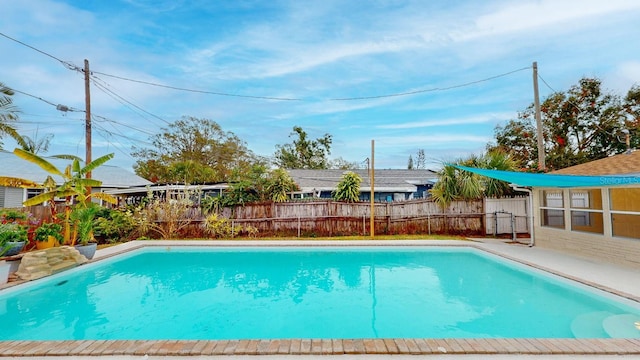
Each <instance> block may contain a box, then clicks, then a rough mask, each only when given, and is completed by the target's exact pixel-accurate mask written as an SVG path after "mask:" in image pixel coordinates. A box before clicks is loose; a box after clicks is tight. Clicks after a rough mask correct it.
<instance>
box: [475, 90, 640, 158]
mask: <svg viewBox="0 0 640 360" xmlns="http://www.w3.org/2000/svg"><path fill="white" fill-rule="evenodd" d="M639 100H640V90H639V89H638V87H634V88H632V89H631V90H630V91H629V93H628V94H627V97H626V98H625V99H624V100H622V99H620V97H619V96H616V95H612V94H608V93H605V92H603V91H602V89H601V81H600V80H598V79H592V78H583V79H581V80H580V81H579V83H578V84H577V85H574V86H572V87H571V88H570V89H569V90H568V91H567V92H557V93H554V94H551V95H550V96H549V97H547V98H546V99H545V100H544V101H543V102H542V104H541V106H540V112H541V117H542V125H543V129H542V130H543V131H542V132H543V136H544V148H545V153H546V155H545V162H546V165H547V168H548V169H560V168H564V167H568V166H573V165H577V164H581V163H584V162H588V161H592V160H597V159H601V158H604V157H606V156H609V155H612V154H616V153H621V152H623V151H625V150H626V144H625V141H624V139H622V137H623V136H622V131H621V130H623V129H629V130H630V131H631V133H632V134H631V142H632V143H633V144H638V142H639V141H640V137H639V135H640V134H639V133H638V127H637V125H638V123H637V122H638V110H639V109H640V106H639V105H640V102H639ZM534 116H535V114H534V107H533V105H530V106H529V107H528V108H527V109H525V110H524V111H522V112H521V113H519V115H518V119H515V120H510V121H509V122H508V123H507V124H506V125H505V126H504V127H502V126H498V127H496V130H495V137H496V144H495V145H494V144H490V145H489V146H488V148H489V149H501V150H503V151H508V152H511V153H513V154H514V156H516V160H518V162H519V166H520V167H522V168H533V167H535V166H536V164H537V158H538V151H537V132H536V125H535V120H534V119H535V117H534Z"/></svg>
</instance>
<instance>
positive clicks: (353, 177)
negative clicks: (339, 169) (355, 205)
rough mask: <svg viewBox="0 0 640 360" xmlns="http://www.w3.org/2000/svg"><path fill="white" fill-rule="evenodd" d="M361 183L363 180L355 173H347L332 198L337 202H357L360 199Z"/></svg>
mask: <svg viewBox="0 0 640 360" xmlns="http://www.w3.org/2000/svg"><path fill="white" fill-rule="evenodd" d="M360 183H362V178H361V177H360V175H358V174H356V173H354V172H353V171H347V172H346V173H344V175H342V179H341V180H340V182H339V183H338V186H337V187H336V190H335V191H334V192H333V194H332V197H333V199H334V200H336V201H347V202H355V201H358V200H359V199H360Z"/></svg>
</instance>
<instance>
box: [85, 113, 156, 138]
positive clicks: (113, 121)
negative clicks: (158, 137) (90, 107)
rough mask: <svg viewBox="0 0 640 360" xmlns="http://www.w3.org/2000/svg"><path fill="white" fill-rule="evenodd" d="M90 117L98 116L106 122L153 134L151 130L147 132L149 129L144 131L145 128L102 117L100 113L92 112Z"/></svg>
mask: <svg viewBox="0 0 640 360" xmlns="http://www.w3.org/2000/svg"><path fill="white" fill-rule="evenodd" d="M91 117H92V118H99V119H101V120H103V121H106V122H108V123H113V124H118V125H120V126H124V127H126V128H129V129H132V130H136V131H139V132H141V133H144V134H147V135H150V136H153V135H155V134H154V133H152V132H149V131H146V130H143V129H139V128H137V127H135V126H131V125H127V124H125V123H121V122H118V121H115V120H111V119H108V118H106V117H104V116H100V115H95V114H92V115H91Z"/></svg>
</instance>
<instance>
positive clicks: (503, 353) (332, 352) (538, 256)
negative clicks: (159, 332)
mask: <svg viewBox="0 0 640 360" xmlns="http://www.w3.org/2000/svg"><path fill="white" fill-rule="evenodd" d="M194 245H195V246H470V247H475V248H478V249H481V250H485V251H487V252H489V253H492V254H495V255H499V256H502V257H505V258H508V259H510V260H514V261H517V262H520V263H523V264H526V265H530V266H533V267H535V268H538V269H541V270H545V271H549V272H552V273H554V274H556V275H560V276H563V277H566V278H569V279H572V280H575V281H578V282H581V283H583V284H586V285H590V286H593V287H596V288H598V289H601V290H605V291H607V292H610V293H613V294H616V295H619V296H622V297H624V298H627V299H629V300H632V301H636V302H640V281H638V275H639V273H640V272H639V271H638V270H637V269H630V268H624V267H619V266H616V265H615V264H608V263H600V262H596V261H593V260H589V259H585V258H579V257H574V256H570V255H567V254H564V253H559V252H555V251H551V250H547V249H543V248H538V247H531V248H530V247H528V246H526V245H520V244H508V243H506V242H504V241H500V240H495V239H472V241H460V240H442V241H440V240H393V241H390V240H382V241H365V240H358V241H332V240H326V241H324V240H312V241H310V240H303V241H293V240H291V241H289V240H273V241H272V240H256V241H204V240H181V241H132V242H129V243H125V244H121V245H117V246H113V247H109V248H106V249H102V250H99V251H98V252H97V253H96V256H95V258H94V260H93V261H99V260H100V259H104V258H108V257H111V256H114V255H117V254H120V253H123V252H127V251H130V250H133V249H137V248H140V247H144V246H163V247H173V246H194ZM638 320H640V319H638ZM145 355H148V356H150V357H153V356H162V357H166V356H175V357H180V356H189V357H192V356H199V357H200V356H205V357H207V358H211V359H213V358H218V357H227V356H229V355H235V356H234V358H249V357H252V356H255V355H269V356H271V357H272V358H273V357H274V356H280V357H286V358H287V359H297V358H300V359H302V358H309V357H313V356H316V355H323V356H325V357H336V358H337V357H338V355H340V356H339V358H340V359H347V358H353V357H358V356H360V357H362V356H367V357H368V358H369V357H371V356H373V357H375V358H383V357H385V356H388V355H393V357H394V358H397V357H404V355H407V356H412V357H414V358H415V355H430V356H431V358H446V359H453V358H461V359H475V358H484V357H486V356H496V357H504V358H513V357H514V356H519V357H525V356H529V357H530V356H531V355H535V356H544V357H551V356H554V357H555V356H563V358H567V357H568V358H572V357H573V358H578V357H580V358H581V357H583V356H585V355H590V356H593V357H594V358H609V357H613V356H616V358H618V357H619V356H621V355H622V356H640V339H286V340H232V341H226V340H223V341H175V340H168V341H133V340H132V341H105V340H97V341H93V340H82V341H0V356H2V357H16V358H17V357H21V358H23V359H24V357H25V356H27V357H41V356H63V357H64V356H79V357H83V356H91V357H94V356H105V357H110V358H114V359H125V358H127V359H129V358H133V357H135V356H145Z"/></svg>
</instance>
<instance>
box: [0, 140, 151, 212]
mask: <svg viewBox="0 0 640 360" xmlns="http://www.w3.org/2000/svg"><path fill="white" fill-rule="evenodd" d="M44 158H45V159H46V160H47V161H48V162H50V163H51V164H53V165H54V166H56V167H57V168H58V169H60V170H61V171H64V169H65V168H66V167H67V165H69V164H70V163H71V160H65V159H57V158H50V157H44ZM0 164H1V165H0V176H1V177H5V176H6V177H16V178H22V179H27V180H31V181H34V182H36V183H38V184H42V183H43V182H44V181H45V180H46V178H47V176H49V175H50V174H49V173H48V172H46V171H45V170H43V169H42V168H41V167H40V166H38V165H36V164H34V163H31V162H29V161H26V160H24V159H22V158H19V157H18V156H16V155H15V154H14V153H12V152H8V151H3V150H0ZM107 164H108V162H107ZM107 164H103V165H101V166H99V167H98V168H96V169H95V170H93V171H92V174H91V175H92V176H91V177H92V178H93V179H96V180H100V181H102V186H101V187H99V188H93V189H92V191H93V192H101V191H105V190H115V189H126V188H130V187H136V186H138V187H139V186H146V185H151V184H152V183H151V182H150V181H148V180H146V179H144V178H142V177H140V176H138V175H136V174H134V173H133V172H131V171H128V170H125V169H123V168H120V167H117V166H111V165H107ZM53 178H54V180H55V181H56V182H57V183H62V182H63V179H62V178H59V177H58V178H56V176H54V177H53ZM40 192H42V189H38V188H33V189H23V188H20V187H8V186H0V208H16V207H21V206H22V203H23V202H24V201H25V200H27V199H29V198H31V197H33V196H35V195H38V194H39V193H40Z"/></svg>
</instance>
